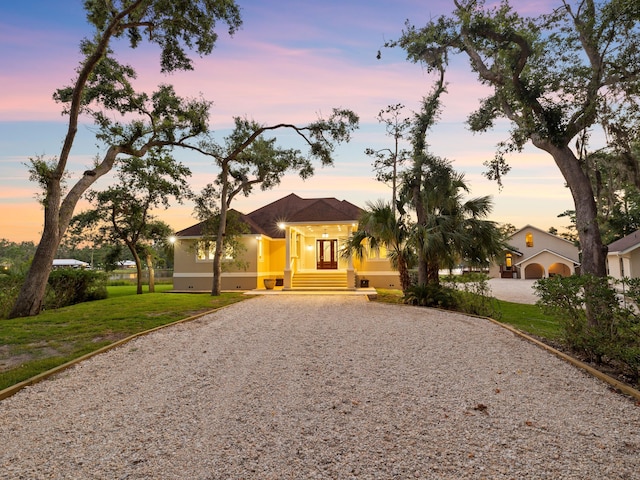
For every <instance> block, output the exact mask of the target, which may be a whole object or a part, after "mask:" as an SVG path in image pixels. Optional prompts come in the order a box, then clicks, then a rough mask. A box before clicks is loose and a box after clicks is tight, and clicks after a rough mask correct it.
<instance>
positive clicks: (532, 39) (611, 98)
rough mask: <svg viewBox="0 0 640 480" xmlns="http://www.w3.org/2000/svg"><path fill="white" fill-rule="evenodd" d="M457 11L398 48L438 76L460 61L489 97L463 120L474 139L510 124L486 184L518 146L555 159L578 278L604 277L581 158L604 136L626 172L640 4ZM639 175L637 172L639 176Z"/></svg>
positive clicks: (473, 0)
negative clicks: (573, 232)
mask: <svg viewBox="0 0 640 480" xmlns="http://www.w3.org/2000/svg"><path fill="white" fill-rule="evenodd" d="M454 3H455V6H456V8H455V10H454V12H453V14H452V15H450V16H441V17H439V18H437V19H435V20H432V21H430V22H428V23H427V25H425V26H424V27H420V28H417V27H415V26H413V25H411V24H410V23H407V26H406V29H405V30H404V31H403V33H402V35H401V37H400V38H399V39H398V40H397V41H392V42H389V43H388V44H387V46H390V47H392V46H400V47H402V48H403V49H404V50H405V51H406V53H407V57H408V59H409V60H410V61H413V62H420V63H423V64H425V65H427V66H428V67H429V68H431V69H433V68H437V67H439V66H441V65H446V64H447V63H448V62H449V56H450V55H452V54H464V55H466V56H467V58H468V59H469V62H470V66H471V69H472V71H473V72H475V73H476V74H477V76H478V81H479V82H480V83H482V84H484V85H488V86H490V87H491V88H492V94H491V95H489V96H488V97H487V98H485V99H483V100H482V101H481V103H480V106H479V108H478V109H477V110H476V111H475V112H474V113H472V114H471V115H470V117H469V119H468V123H469V126H470V128H471V130H472V131H476V132H484V131H487V130H489V129H491V128H492V127H493V125H494V122H495V121H496V120H497V119H498V118H506V119H508V120H509V121H510V122H511V125H512V129H511V132H510V136H509V138H507V139H505V140H504V142H502V143H501V144H499V145H498V149H497V154H496V157H495V158H494V159H493V160H490V161H487V162H486V165H487V167H488V172H487V176H488V177H489V178H491V179H495V180H497V181H499V182H500V181H501V180H502V177H503V175H504V174H506V173H507V172H508V171H509V168H510V167H509V165H508V164H507V162H506V159H505V154H506V153H510V152H517V151H520V150H521V149H522V148H523V146H524V145H525V143H527V142H529V141H530V142H531V143H532V144H533V145H534V146H535V147H537V148H539V149H541V150H543V151H545V152H547V153H548V154H550V155H551V157H552V158H553V159H554V161H555V163H556V165H557V166H558V168H559V170H560V172H561V173H562V175H563V177H564V178H565V180H566V184H567V186H568V188H569V189H570V191H571V194H572V196H573V200H574V204H575V207H576V222H577V229H578V234H579V237H580V243H581V247H582V251H583V256H582V271H584V272H586V273H593V274H596V275H605V274H606V268H605V256H606V254H605V249H604V248H603V245H602V239H601V236H600V232H599V229H598V224H597V221H596V218H597V208H596V202H595V196H594V191H593V189H592V185H591V182H590V179H589V175H588V171H587V169H588V165H587V163H586V162H585V161H584V156H583V152H584V151H585V149H584V148H572V142H574V141H576V139H578V138H580V139H581V141H585V140H587V141H588V139H589V136H588V135H584V134H585V132H586V133H588V132H589V131H590V129H592V128H595V127H597V126H601V127H602V128H603V129H604V130H605V131H606V133H607V134H608V135H609V138H610V146H611V147H612V148H615V149H617V150H618V151H620V152H623V153H624V154H625V155H627V157H628V158H631V163H632V164H633V163H637V158H634V157H633V155H632V149H631V139H633V137H634V135H636V134H637V130H638V128H640V123H639V122H638V120H639V118H638V113H639V108H638V103H637V95H638V93H639V88H640V83H639V82H638V80H639V78H640V77H639V75H640V54H639V53H638V52H640V25H639V20H640V4H638V3H637V2H628V1H626V0H609V1H602V2H599V1H595V0H577V1H568V0H562V1H560V2H559V6H558V8H557V9H555V10H554V11H553V12H549V13H548V14H544V15H540V16H539V17H535V18H529V17H525V16H522V15H520V14H518V13H517V12H516V11H515V10H514V9H513V8H512V7H511V6H510V4H509V3H508V2H507V1H503V2H502V3H501V4H500V5H498V6H495V7H492V8H489V7H486V6H485V4H484V2H483V1H481V0H454ZM636 171H637V168H636Z"/></svg>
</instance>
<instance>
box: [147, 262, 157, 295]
mask: <svg viewBox="0 0 640 480" xmlns="http://www.w3.org/2000/svg"><path fill="white" fill-rule="evenodd" d="M146 260H147V271H148V272H149V293H155V291H156V271H155V270H154V268H153V255H151V254H150V253H147V256H146Z"/></svg>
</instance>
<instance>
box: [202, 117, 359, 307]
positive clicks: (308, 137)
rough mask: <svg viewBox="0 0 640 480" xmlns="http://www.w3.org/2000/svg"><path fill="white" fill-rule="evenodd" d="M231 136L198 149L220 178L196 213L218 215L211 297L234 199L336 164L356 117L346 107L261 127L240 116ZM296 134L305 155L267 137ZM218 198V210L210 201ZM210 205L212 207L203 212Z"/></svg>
mask: <svg viewBox="0 0 640 480" xmlns="http://www.w3.org/2000/svg"><path fill="white" fill-rule="evenodd" d="M234 121H235V128H234V130H233V132H232V133H231V134H230V135H229V136H227V137H226V138H225V141H224V144H219V143H217V142H215V141H210V142H208V143H204V144H203V145H201V147H200V148H199V151H200V152H201V153H203V154H204V155H207V156H209V157H212V158H213V159H214V161H215V165H216V167H217V168H218V170H219V171H218V173H217V175H216V179H215V181H214V182H213V183H211V184H210V185H208V186H207V187H206V188H205V190H204V191H203V195H201V196H200V197H201V201H200V202H198V204H199V205H200V206H201V208H200V211H199V212H197V213H198V214H199V215H198V216H199V217H200V218H201V219H202V220H206V219H207V217H208V216H210V215H212V213H215V214H216V216H217V228H218V230H217V232H216V233H215V235H214V237H215V250H214V255H213V284H212V287H211V294H212V295H220V292H221V273H222V255H223V252H224V250H225V245H224V242H225V236H226V228H227V214H228V212H229V206H230V205H231V202H232V200H233V199H234V198H236V197H237V196H238V195H240V194H242V195H244V196H249V195H250V194H251V192H252V191H253V189H254V188H255V187H260V188H261V189H262V190H268V189H270V188H273V187H275V186H277V185H278V184H279V183H280V181H281V179H282V178H283V176H284V175H285V174H286V173H287V172H296V173H298V175H299V176H300V177H301V178H303V179H306V178H309V177H310V176H311V175H313V173H314V161H317V162H319V163H320V164H321V165H322V166H328V165H332V164H333V151H334V149H335V147H336V145H338V144H340V143H342V142H348V141H349V140H350V139H351V133H352V132H353V131H354V130H355V129H356V128H357V127H358V122H359V119H358V116H357V115H356V114H355V113H354V112H352V111H350V110H345V109H334V110H333V112H332V114H331V115H330V116H329V117H328V118H326V119H324V118H319V119H318V120H316V121H314V122H311V123H309V124H306V125H294V124H289V123H279V124H273V125H263V124H260V123H258V122H256V121H253V120H248V119H246V118H240V117H236V118H235V119H234ZM276 130H278V131H283V130H284V131H289V132H293V133H294V134H295V135H296V136H297V138H299V139H300V140H301V141H302V143H303V144H304V145H305V146H306V147H308V151H307V152H306V153H304V152H302V151H300V150H299V149H297V148H285V147H282V146H279V145H278V144H277V138H276V137H268V136H267V135H268V134H269V133H270V132H273V131H276ZM210 199H214V200H215V202H217V205H216V208H213V209H212V208H211V206H210V202H208V201H207V200H210ZM207 204H209V207H208V208H206V207H205V208H203V206H206V205H207Z"/></svg>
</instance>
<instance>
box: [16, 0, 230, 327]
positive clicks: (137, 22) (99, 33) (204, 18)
mask: <svg viewBox="0 0 640 480" xmlns="http://www.w3.org/2000/svg"><path fill="white" fill-rule="evenodd" d="M84 8H85V10H86V12H87V20H88V22H89V24H90V25H91V26H92V27H93V29H94V31H93V35H92V36H91V37H90V38H85V39H84V40H82V42H81V44H80V50H81V54H82V60H81V61H80V64H79V65H78V67H77V70H76V71H77V76H76V78H75V79H74V80H73V82H72V84H71V85H70V86H66V87H63V88H61V89H59V90H57V91H56V93H55V94H54V99H55V100H56V101H58V102H60V103H62V104H63V112H64V113H65V114H66V115H67V116H68V129H67V133H66V135H65V138H64V141H63V145H62V148H61V151H60V154H59V155H58V156H57V157H56V158H54V159H52V160H49V161H46V160H44V159H42V158H36V159H35V160H33V162H32V164H31V173H32V178H33V179H34V180H36V181H37V182H38V183H39V184H40V185H41V186H42V188H43V196H42V203H43V206H44V228H43V233H42V237H41V240H40V242H39V244H38V248H37V250H36V254H35V256H34V259H33V262H32V264H31V268H30V269H29V272H28V274H27V277H26V279H25V282H24V284H23V286H22V288H21V290H20V294H19V296H18V299H17V301H16V303H15V305H14V307H13V310H12V311H11V313H10V316H11V317H18V316H27V315H36V314H37V313H39V311H40V308H41V305H42V300H43V298H44V293H45V288H46V284H47V279H48V277H49V273H50V271H51V268H52V262H53V258H54V256H55V252H56V250H57V248H58V245H59V244H60V241H61V239H62V237H63V235H64V233H65V231H66V230H67V227H68V225H69V221H70V220H71V217H72V216H73V211H74V209H75V206H76V204H77V202H78V200H79V199H80V197H81V196H82V195H83V194H84V192H86V190H87V189H88V188H90V186H91V185H92V184H93V183H94V182H95V181H96V180H97V179H98V178H100V177H102V176H103V175H105V174H106V173H107V172H108V171H109V170H111V168H112V167H113V165H114V163H115V162H116V160H117V159H118V156H119V155H121V154H125V155H132V156H137V157H141V156H144V155H145V154H146V153H147V152H148V151H149V150H150V149H152V148H158V147H163V146H179V145H183V144H184V143H185V142H186V141H187V140H188V139H191V138H193V137H195V136H197V135H200V134H202V133H203V132H205V131H206V130H207V121H208V108H209V102H206V101H203V100H189V99H182V98H180V97H179V96H177V95H176V93H175V91H174V89H173V88H172V87H171V86H169V85H161V86H160V87H159V88H158V90H157V91H156V92H154V93H153V94H151V95H149V94H147V93H144V92H138V91H136V90H135V88H134V86H133V84H132V80H133V79H134V78H136V71H135V69H134V68H133V67H132V66H129V65H124V64H122V63H120V62H119V61H118V60H117V58H116V57H115V55H114V52H113V50H112V44H114V41H115V40H118V39H123V40H125V39H126V40H127V41H128V43H129V46H130V47H131V48H136V47H137V46H139V45H140V44H141V43H142V42H143V40H145V41H147V42H148V43H150V44H155V45H157V46H158V47H159V49H160V67H161V71H162V72H166V73H170V72H173V71H177V70H189V69H192V68H193V64H192V60H191V58H190V56H189V54H188V53H189V52H195V53H196V54H198V55H207V54H209V53H211V51H212V49H213V47H214V45H215V42H216V39H217V33H216V27H217V22H218V21H221V22H224V23H226V25H227V27H228V31H229V33H230V34H233V33H234V32H235V31H236V30H237V29H238V28H239V27H240V25H241V19H240V13H239V8H238V6H237V5H236V3H235V2H234V1H233V0H109V1H105V0H85V2H84ZM81 114H85V115H89V116H90V117H92V118H93V120H94V121H95V123H96V125H97V126H98V129H99V131H98V134H97V136H98V138H99V139H100V140H101V141H102V142H103V143H104V144H105V145H106V146H107V148H106V152H105V153H104V155H103V157H102V158H101V159H98V160H96V163H95V165H93V167H92V168H89V169H87V170H86V171H85V172H84V173H83V174H82V175H81V176H80V178H79V179H77V181H76V183H75V184H74V185H73V186H71V187H70V188H69V189H68V190H66V189H65V186H64V180H65V179H66V178H67V176H68V172H67V163H68V160H69V155H70V153H71V150H72V147H73V144H74V140H75V136H76V132H77V130H78V122H79V117H80V115H81ZM118 116H123V117H122V118H123V119H125V120H123V121H122V122H121V121H116V120H114V118H116V117H118Z"/></svg>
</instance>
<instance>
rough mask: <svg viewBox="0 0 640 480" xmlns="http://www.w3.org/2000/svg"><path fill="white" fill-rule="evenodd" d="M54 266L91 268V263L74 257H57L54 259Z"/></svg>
mask: <svg viewBox="0 0 640 480" xmlns="http://www.w3.org/2000/svg"><path fill="white" fill-rule="evenodd" d="M53 268H91V265H89V264H88V263H87V262H83V261H81V260H76V259H74V258H56V259H55V260H54V261H53Z"/></svg>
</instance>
